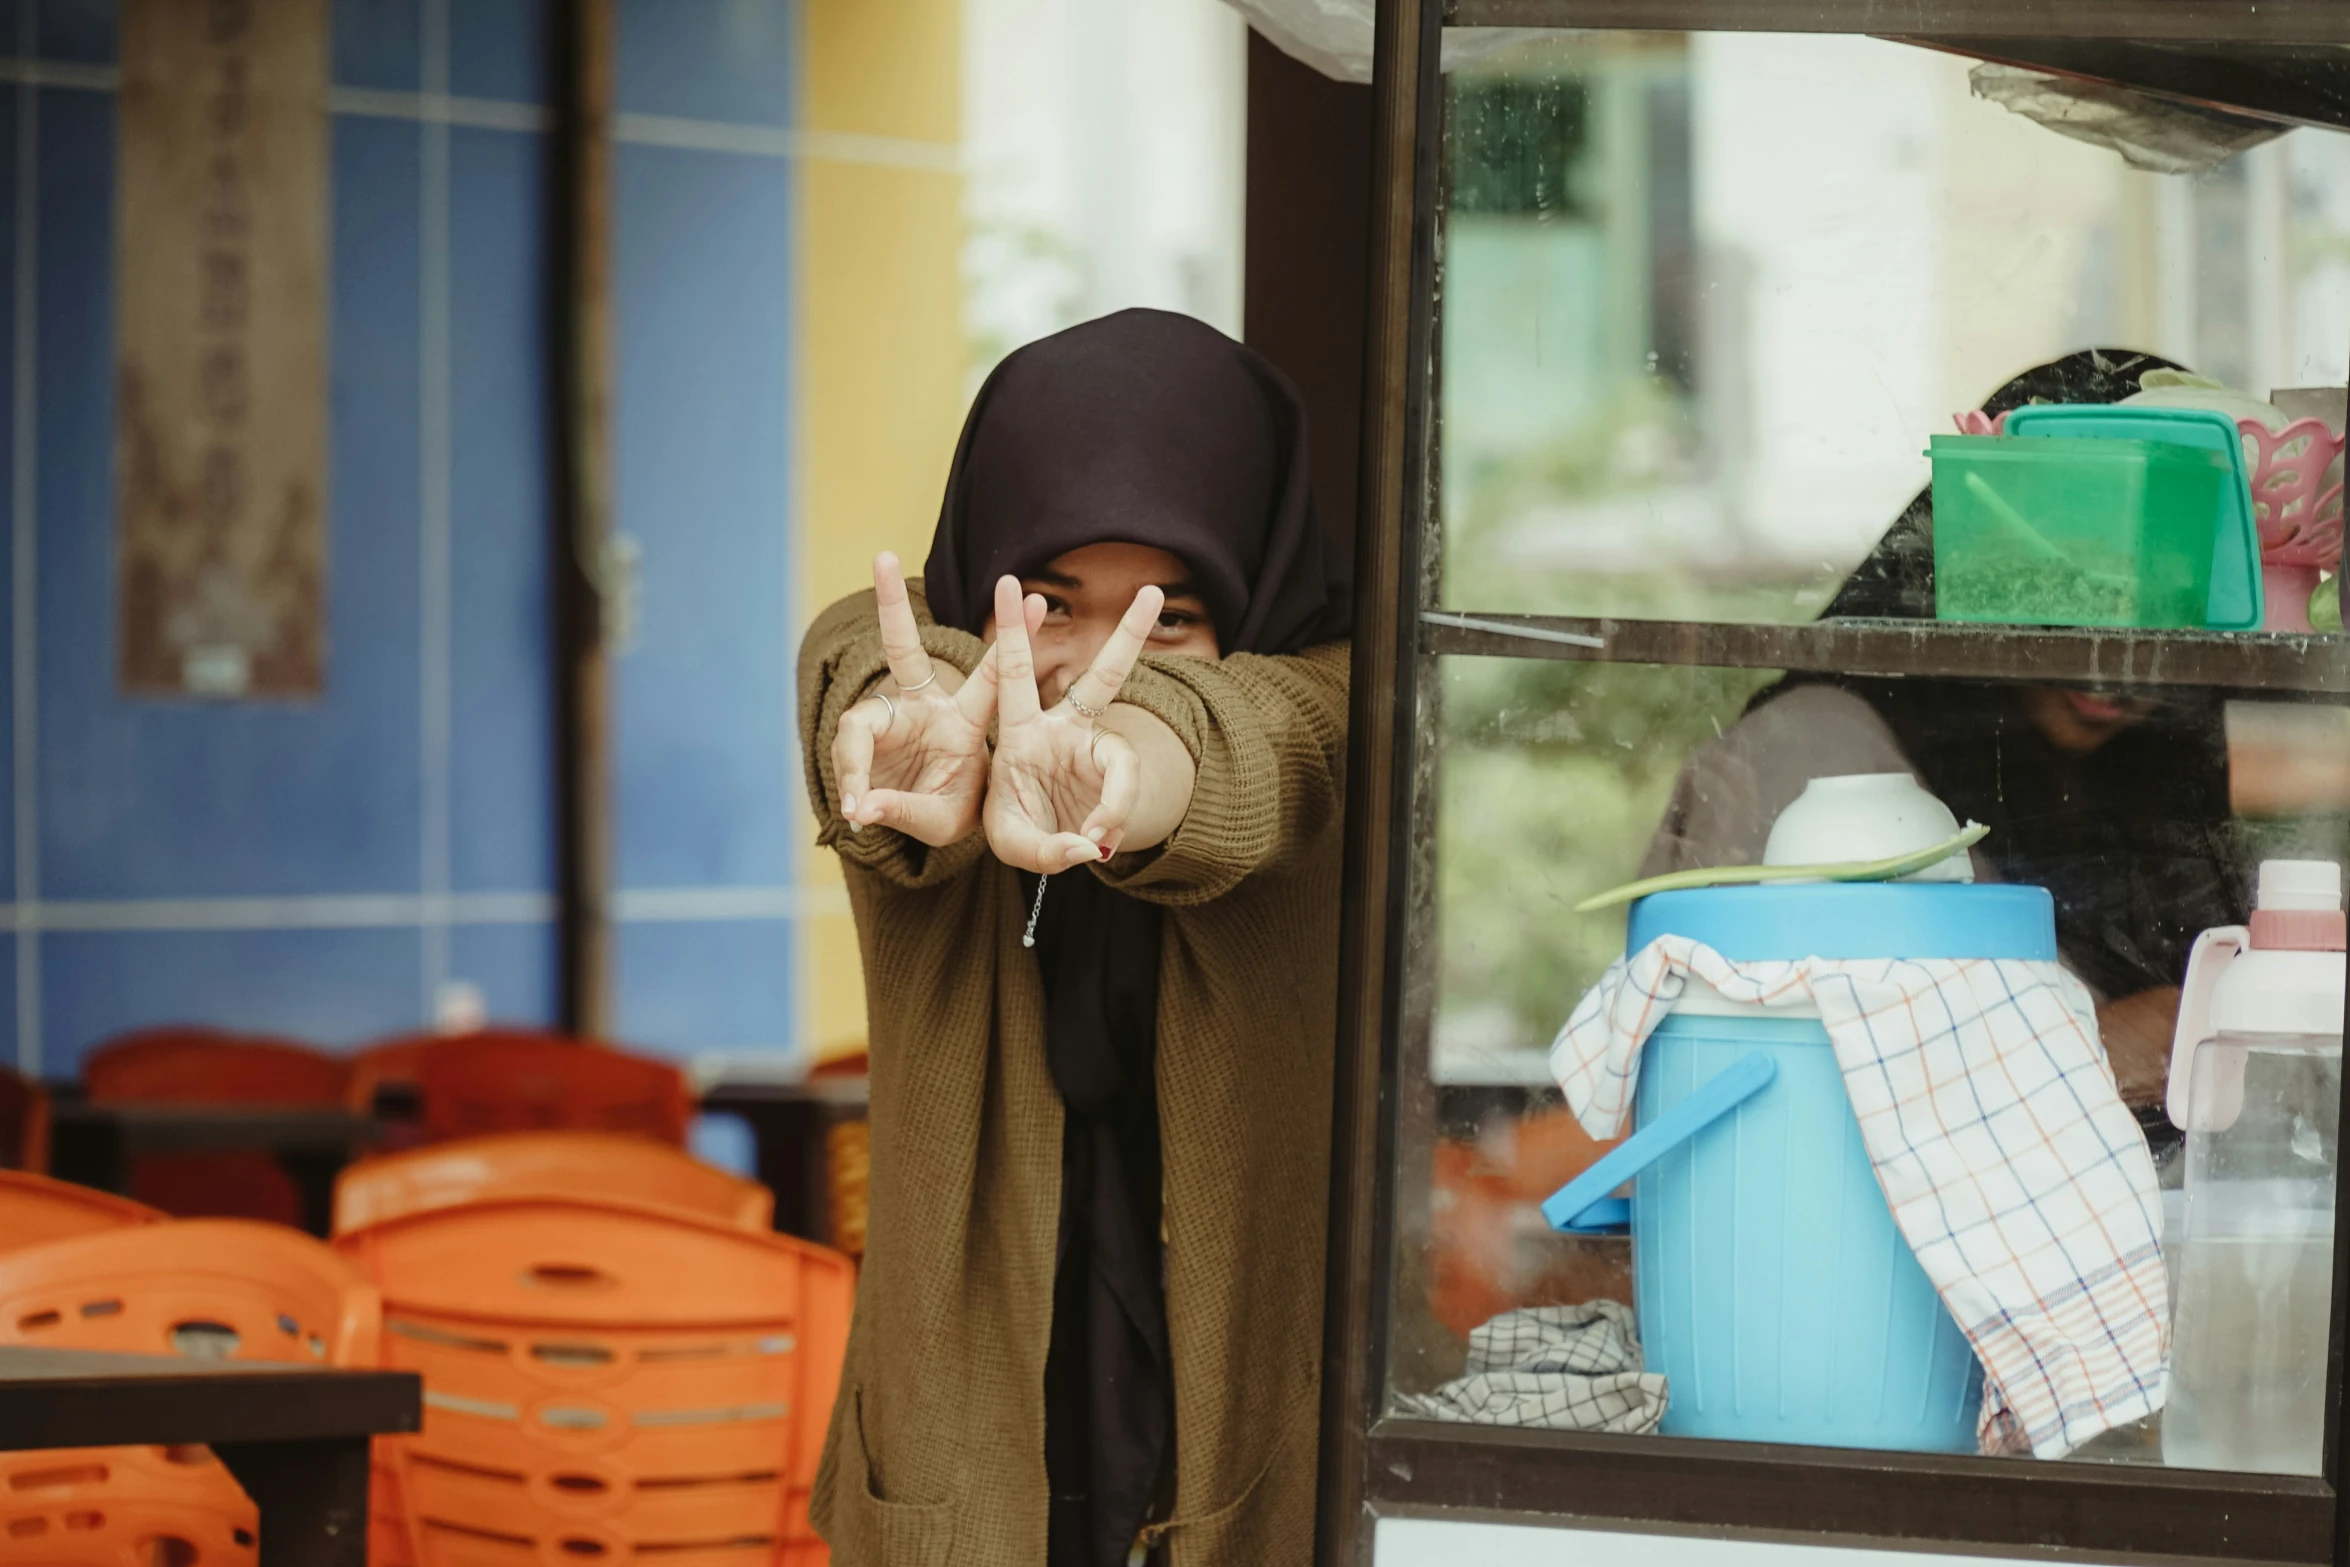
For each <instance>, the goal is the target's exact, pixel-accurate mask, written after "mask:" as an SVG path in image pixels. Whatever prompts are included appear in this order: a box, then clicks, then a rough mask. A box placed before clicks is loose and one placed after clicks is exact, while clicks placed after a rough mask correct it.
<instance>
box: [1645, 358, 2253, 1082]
mask: <svg viewBox="0 0 2350 1567" xmlns="http://www.w3.org/2000/svg"><path fill="white" fill-rule="evenodd" d="M2176 368H2178V367H2177V366H2175V365H2171V364H2168V363H2167V362H2166V361H2164V360H2160V359H2156V358H2154V357H2152V356H2150V355H2146V354H2134V353H2128V352H2125V351H2121V350H2116V349H2103V350H2089V351H2086V352H2082V353H2078V354H2073V355H2070V356H2068V357H2066V358H2064V359H2059V360H2057V361H2055V362H2053V363H2051V364H2045V365H2041V366H2039V367H2038V368H2036V369H2033V370H2030V371H2027V372H2025V373H2024V374H2023V375H2020V376H2018V377H2017V378H2016V379H2015V380H2013V381H2010V382H2009V383H2008V384H2007V385H2006V386H2004V387H2002V388H2001V389H2000V390H1999V392H1998V393H1997V394H1996V395H1995V396H1994V397H1993V398H1992V399H1991V400H1990V402H1989V403H1987V404H1986V405H1985V411H1986V412H1989V413H1991V414H1994V415H1996V414H2001V413H2005V412H2007V411H2008V410H2009V409H2012V408H2020V407H2022V406H2023V405H2025V404H2026V403H2033V402H2052V403H2112V402H2119V401H2121V400H2122V399H2123V398H2125V397H2127V396H2129V395H2130V394H2132V393H2133V392H2135V391H2137V390H2138V386H2139V381H2140V378H2141V377H2143V376H2144V375H2145V374H2146V372H2148V371H2150V370H2158V369H2176ZM1933 523H1934V517H1933V501H1932V495H1931V493H1930V492H1928V493H1924V494H1920V495H1919V496H1918V497H1917V498H1916V499H1915V500H1913V501H1912V502H1911V503H1910V505H1909V508H1908V510H1906V511H1905V512H1903V513H1902V515H1901V517H1900V519H1899V520H1898V521H1896V522H1895V523H1894V525H1893V527H1892V528H1891V529H1889V530H1888V531H1887V532H1886V535H1885V537H1884V539H1883V540H1882V541H1881V542H1880V543H1879V544H1878V546H1877V548H1876V550H1875V551H1874V552H1873V553H1871V555H1870V556H1869V558H1868V559H1867V560H1865V561H1863V562H1862V563H1861V565H1860V567H1859V569H1858V570H1856V571H1855V572H1854V573H1853V574H1852V576H1851V578H1850V579H1849V580H1847V581H1846V582H1845V584H1844V586H1843V588H1842V590H1841V591H1839V592H1838V593H1837V595H1836V597H1835V599H1834V600H1833V601H1832V602H1831V603H1830V604H1829V605H1828V608H1827V610H1826V611H1825V614H1826V616H1827V617H1829V618H1834V617H1838V616H1873V617H1891V618H1901V619H1926V620H1930V619H1932V618H1933V615H1934V534H1933ZM1871 772H1907V773H1913V774H1915V775H1916V776H1917V778H1918V780H1919V781H1920V782H1921V783H1923V784H1924V785H1925V787H1926V788H1928V789H1930V790H1932V791H1933V792H1934V793H1935V794H1937V795H1939V796H1940V797H1941V798H1942V800H1943V802H1944V803H1945V804H1947V805H1948V806H1949V807H1950V809H1951V810H1952V811H1953V812H1954V813H1955V814H1956V815H1957V816H1958V817H1959V819H1960V820H1961V821H1965V820H1970V819H1971V820H1974V821H1979V822H1982V823H1984V824H1986V825H1988V826H1989V827H1990V828H1991V836H1990V837H1989V838H1987V839H1985V840H1984V841H1983V844H1982V847H1981V848H1980V849H1978V850H1977V851H1976V866H1977V874H1978V875H1979V876H1981V877H1982V878H1983V879H1986V880H1992V879H1996V880H2001V881H2014V882H2030V883H2033V884H2035V885H2038V886H2042V887H2046V888H2047V889H2048V890H2049V892H2050V893H2051V894H2053V895H2054V897H2055V900H2056V934H2057V945H2058V948H2059V951H2060V952H2061V954H2062V956H2063V958H2064V961H2065V964H2066V966H2067V967H2069V968H2070V969H2072V971H2073V972H2074V973H2075V974H2077V975H2078V976H2079V977H2080V978H2081V979H2082V980H2083V981H2084V982H2086V983H2087V984H2088V985H2089V987H2090V989H2091V990H2093V991H2094V992H2095V993H2096V994H2097V997H2098V1002H2099V1007H2098V1021H2099V1026H2100V1030H2101V1032H2102V1033H2103V1035H2104V1038H2105V1043H2106V1049H2107V1053H2108V1055H2109V1056H2110V1058H2111V1059H2112V1062H2113V1065H2114V1072H2115V1076H2116V1077H2117V1078H2118V1079H2119V1081H2120V1083H2121V1087H2122V1094H2123V1097H2124V1098H2125V1099H2126V1100H2128V1101H2129V1102H2130V1104H2131V1105H2132V1106H2133V1107H2136V1108H2139V1109H2141V1110H2143V1111H2148V1112H2151V1111H2152V1110H2153V1108H2154V1107H2155V1106H2157V1105H2158V1104H2159V1102H2160V1100H2161V1097H2162V1089H2163V1083H2164V1079H2165V1074H2166V1071H2167V1067H2168V1062H2169V1054H2170V1042H2171V1025H2172V1020H2173V1018H2174V1016H2175V1014H2176V1011H2177V1005H2178V985H2179V981H2180V979H2181V977H2182V976H2183V975H2184V973H2185V972H2186V966H2187V950H2188V948H2189V947H2190V946H2191V945H2192V944H2193V942H2194V939H2195V934H2196V932H2198V931H2200V930H2203V929H2206V928H2208V927H2210V926H2213V925H2228V924H2234V923H2236V922H2237V921H2238V920H2240V919H2241V917H2242V915H2243V911H2244V909H2245V908H2246V906H2247V898H2246V886H2245V876H2244V870H2243V866H2242V864H2241V861H2240V858H2239V856H2238V854H2237V852H2236V848H2235V844H2234V839H2233V835H2232V832H2231V828H2230V825H2229V803H2228V753H2227V729H2226V723H2225V715H2224V710H2223V706H2222V704H2221V702H2220V701H2219V700H2218V699H2217V698H2215V697H2205V696H2179V695H2173V696H2169V697H2166V698H2165V699H2164V700H2162V701H2159V702H2157V701H2153V700H2149V699H2148V698H2146V697H2145V696H2143V695H2139V694H2125V693H2112V692H2103V691H2091V690H2077V689H2058V688H2054V687H2036V686H1989V685H1970V684H1967V683H1964V682H1960V681H1951V680H1869V679H1865V678H1860V677H1853V676H1842V675H1838V676H1821V675H1793V676H1789V677H1787V678H1786V679H1783V680H1781V681H1779V682H1777V683H1776V684H1774V685H1772V686H1770V687H1768V688H1766V689H1765V690H1764V691H1763V692H1762V693H1761V694H1760V695H1758V696H1757V697H1756V698H1755V699H1754V701H1753V702H1752V703H1751V704H1749V706H1748V708H1747V710H1746V715H1745V717H1743V718H1741V719H1740V720H1739V721H1738V723H1737V724H1736V725H1735V726H1733V727H1732V729H1731V730H1730V731H1729V733H1728V734H1726V735H1724V736H1723V737H1722V738H1721V739H1719V740H1716V741H1712V742H1709V743H1708V744H1706V745H1705V746H1703V747H1701V748H1700V749H1699V750H1698V752H1697V753H1696V754H1694V755H1693V756H1692V757H1691V758H1690V760H1689V763H1688V765H1687V766H1686V767H1685V768H1684V769H1683V771H1682V774H1681V778H1680V781H1679V783H1678V784H1677V785H1676V787H1675V789H1674V792H1673V800H1672V804H1671V805H1670V806H1669V807H1668V808H1667V810H1666V813H1665V819H1664V822H1663V824H1662V825H1661V826H1660V827H1659V828H1658V829H1657V835H1656V837H1655V839H1654V840H1653V841H1652V842H1651V843H1650V845H1649V850H1648V857H1647V860H1646V862H1645V867H1644V871H1643V874H1654V873H1655V872H1657V871H1663V870H1679V869H1683V868H1686V867H1690V866H1697V865H1724V864H1740V863H1749V862H1752V861H1755V860H1759V859H1761V858H1762V850H1763V841H1764V839H1765V838H1767V837H1768V835H1769V832H1770V825H1771V823H1772V821H1773V820H1775V819H1776V818H1777V816H1778V813H1779V812H1780V811H1781V810H1783V809H1785V808H1786V806H1787V805H1788V804H1789V803H1790V802H1792V801H1793V800H1794V798H1795V796H1796V795H1798V794H1800V793H1801V792H1802V791H1803V786H1804V784H1805V783H1806V782H1807V781H1808V780H1810V779H1812V778H1816V777H1822V776H1827V775H1831V774H1837V773H1871ZM2141 1119H2150V1117H2149V1116H2142V1117H2141Z"/></svg>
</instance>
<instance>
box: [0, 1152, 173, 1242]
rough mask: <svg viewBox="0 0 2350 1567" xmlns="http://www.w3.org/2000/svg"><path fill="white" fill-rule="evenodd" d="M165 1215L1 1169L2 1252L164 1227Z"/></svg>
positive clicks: (102, 1194)
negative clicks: (137, 1228) (134, 1228)
mask: <svg viewBox="0 0 2350 1567" xmlns="http://www.w3.org/2000/svg"><path fill="white" fill-rule="evenodd" d="M164 1218H165V1215H164V1214H163V1213H162V1212H161V1211H159V1210H157V1209H154V1208H150V1207H148V1206H147V1205H146V1204H145V1203H143V1202H133V1201H131V1199H130V1198H128V1197H117V1196H115V1195H114V1194H113V1193H112V1192H102V1191H97V1190H95V1189H93V1188H91V1187H88V1186H76V1185H74V1184H73V1183H72V1182H71V1181H53V1180H51V1179H49V1177H47V1176H46V1175H35V1174H33V1173H32V1172H30V1171H28V1170H0V1250H5V1251H19V1250H22V1249H23V1248H24V1247H27V1246H39V1245H42V1244H44V1243H45V1242H48V1241H59V1240H64V1239H66V1238H67V1237H69V1236H74V1235H92V1234H96V1233H97V1232H99V1231H101V1230H120V1229H127V1228H128V1227H130V1226H131V1225H134V1224H159V1223H161V1222H162V1221H163V1219H164Z"/></svg>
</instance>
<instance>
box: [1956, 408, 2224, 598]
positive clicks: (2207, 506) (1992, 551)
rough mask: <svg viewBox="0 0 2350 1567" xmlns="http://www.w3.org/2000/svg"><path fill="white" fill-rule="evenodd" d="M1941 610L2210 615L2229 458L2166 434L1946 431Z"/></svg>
mask: <svg viewBox="0 0 2350 1567" xmlns="http://www.w3.org/2000/svg"><path fill="white" fill-rule="evenodd" d="M1929 455H1930V456H1931V457H1932V458H1933V461H1934V604H1935V615H1936V618H1938V619H1941V620H1963V621H1977V622H1988V623H1991V624H1995V625H2026V626H2128V627H2138V628H2144V629H2149V630H2160V629H2168V630H2179V629H2188V628H2202V627H2208V626H2210V625H2211V621H2210V613H2211V597H2212V594H2211V573H2212V559H2213V555H2214V552H2215V547H2216V545H2217V543H2218V538H2217V528H2218V518H2219V516H2220V514H2221V507H2220V501H2221V497H2222V493H2223V489H2222V487H2223V486H2225V485H2226V484H2228V483H2229V482H2230V481H2231V480H2232V479H2233V478H2234V470H2233V469H2232V468H2231V467H2230V466H2229V463H2228V460H2227V458H2226V456H2225V455H2224V454H2222V453H2219V452H2214V451H2202V450H2198V449H2196V448H2194V447H2191V446H2182V445H2178V444H2175V443H2171V442H2165V441H2134V440H2112V439H2071V438H2064V437H2058V436H2038V437H2031V438H2021V437H2013V436H1999V435H1987V436H1986V435H1937V436H1935V437H1934V438H1933V449H1932V451H1931V452H1930V453H1929Z"/></svg>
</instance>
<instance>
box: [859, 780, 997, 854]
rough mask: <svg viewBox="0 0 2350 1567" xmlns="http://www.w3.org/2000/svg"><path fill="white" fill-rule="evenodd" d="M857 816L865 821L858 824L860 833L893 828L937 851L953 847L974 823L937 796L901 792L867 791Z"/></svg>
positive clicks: (891, 790)
mask: <svg viewBox="0 0 2350 1567" xmlns="http://www.w3.org/2000/svg"><path fill="white" fill-rule="evenodd" d="M857 814H858V816H859V817H860V818H862V820H860V821H858V822H857V823H856V824H855V825H856V826H857V828H858V830H859V831H862V830H863V829H865V828H867V827H891V828H895V829H896V830H897V831H899V832H902V833H904V834H905V835H906V836H907V837H909V838H914V839H918V840H919V841H921V842H923V843H927V844H929V845H930V846H931V847H932V848H934V849H936V848H944V847H945V846H946V845H947V844H949V843H952V842H953V841H954V840H955V838H956V837H958V836H960V833H961V831H962V829H963V828H964V826H965V825H966V824H967V823H968V822H969V820H970V818H969V817H968V816H965V815H963V814H962V811H961V808H960V807H959V806H958V805H957V804H956V803H954V802H952V801H948V800H945V799H941V798H940V797H939V796H937V795H934V794H908V793H906V792H905V791H904V790H900V789H873V790H869V791H867V792H866V794H865V797H864V798H863V799H862V800H861V801H859V802H858V806H857Z"/></svg>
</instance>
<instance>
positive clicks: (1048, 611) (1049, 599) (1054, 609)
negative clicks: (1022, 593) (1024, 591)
mask: <svg viewBox="0 0 2350 1567" xmlns="http://www.w3.org/2000/svg"><path fill="white" fill-rule="evenodd" d="M1037 597H1039V598H1041V599H1043V600H1044V618H1045V619H1047V620H1067V619H1068V618H1069V601H1068V600H1067V599H1063V598H1055V597H1053V595H1051V594H1050V593H1040V594H1038V595H1037Z"/></svg>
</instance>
